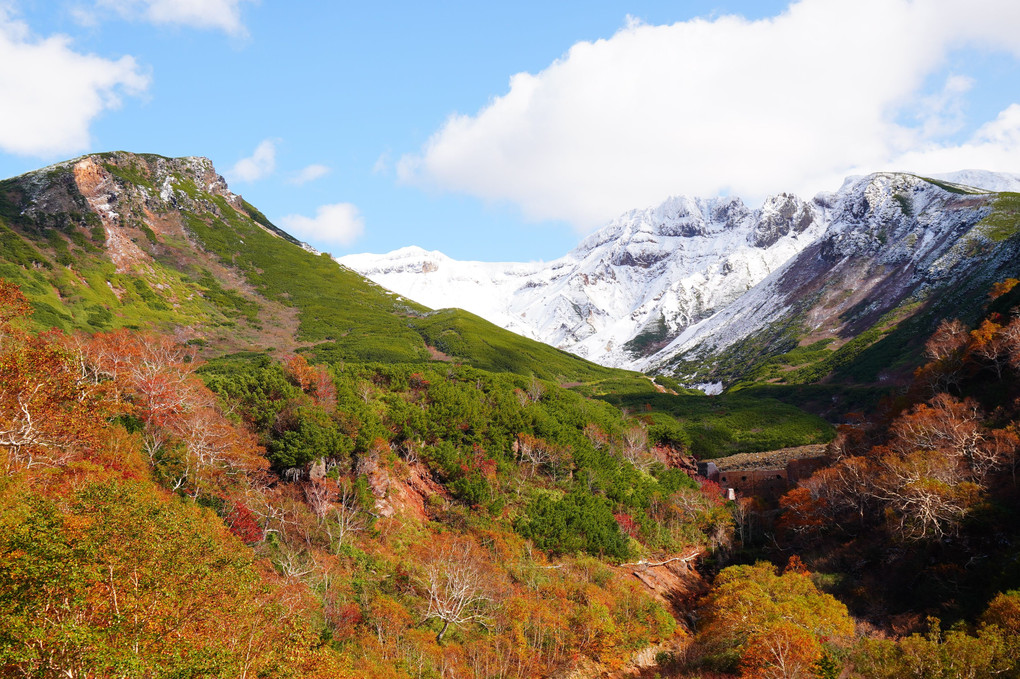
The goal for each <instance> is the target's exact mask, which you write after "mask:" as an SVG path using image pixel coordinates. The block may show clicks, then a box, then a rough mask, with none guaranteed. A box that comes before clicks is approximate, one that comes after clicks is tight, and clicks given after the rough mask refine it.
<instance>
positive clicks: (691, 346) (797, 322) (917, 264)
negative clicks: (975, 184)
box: [635, 173, 1004, 379]
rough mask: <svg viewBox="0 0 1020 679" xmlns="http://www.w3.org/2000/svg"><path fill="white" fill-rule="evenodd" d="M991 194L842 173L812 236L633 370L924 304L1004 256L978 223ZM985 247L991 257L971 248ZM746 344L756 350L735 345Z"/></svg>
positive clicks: (827, 331) (837, 336)
mask: <svg viewBox="0 0 1020 679" xmlns="http://www.w3.org/2000/svg"><path fill="white" fill-rule="evenodd" d="M949 188H950V189H955V187H949ZM994 198H995V196H994V195H987V194H981V193H965V192H960V191H958V190H946V188H944V187H943V186H940V185H938V184H934V183H931V182H929V181H927V180H925V179H922V178H920V177H917V176H914V175H907V174H894V173H876V174H872V175H868V176H866V177H859V178H854V179H851V180H848V181H847V182H846V183H845V184H844V186H843V187H842V188H841V189H840V190H839V191H838V192H837V193H835V194H827V195H826V194H823V195H820V196H818V197H817V198H816V199H815V202H816V203H817V204H818V205H819V206H820V207H821V208H822V209H823V211H824V213H825V215H826V219H827V221H828V226H827V228H826V230H825V232H824V233H823V234H822V235H821V237H820V238H819V239H818V240H817V241H816V242H815V243H812V244H811V246H810V247H808V248H805V249H804V250H802V251H801V252H800V253H798V254H797V255H796V256H794V257H792V258H791V259H790V260H789V261H788V262H787V263H786V264H785V265H783V266H782V267H780V268H779V269H777V270H776V271H775V272H774V273H773V274H771V275H770V276H768V277H767V278H766V279H764V280H763V281H762V282H761V283H759V284H758V285H757V286H756V287H755V288H754V289H753V290H751V291H750V292H748V293H747V294H746V295H744V296H743V297H741V298H740V299H739V300H737V301H735V302H734V303H733V304H731V305H729V306H727V307H726V308H725V309H723V310H721V311H719V312H718V313H716V314H715V315H713V316H712V317H711V318H708V319H706V320H704V321H703V322H701V323H699V324H697V325H695V326H692V327H689V328H687V329H686V330H685V331H684V332H683V333H682V334H681V335H680V336H679V337H677V338H676V339H674V340H673V341H672V342H671V343H670V344H669V345H668V346H666V347H664V348H663V349H662V350H660V351H659V352H658V353H657V354H655V355H654V356H651V357H648V358H647V359H645V360H643V361H640V362H638V364H637V365H636V366H635V367H637V368H638V369H642V370H649V371H666V372H676V371H677V370H679V372H681V373H684V372H688V371H690V368H691V367H692V366H696V365H698V363H699V362H700V363H701V365H702V366H704V365H705V359H708V360H709V361H710V362H712V363H713V364H715V363H716V362H717V361H718V359H719V357H720V356H723V355H724V354H725V352H727V351H728V350H734V351H736V352H737V355H744V356H745V359H737V361H738V362H743V363H746V362H747V361H746V355H748V354H750V353H758V354H762V353H768V352H766V351H763V345H764V344H765V343H767V342H769V341H772V339H773V338H774V337H775V336H778V335H781V334H782V332H783V331H785V330H788V329H795V333H794V334H797V335H798V336H811V337H812V339H813V340H818V339H823V338H832V339H833V340H835V341H836V342H837V343H842V342H843V341H846V340H847V339H852V338H853V337H855V336H856V335H857V334H859V333H860V332H863V331H864V330H866V329H868V328H869V327H871V325H872V324H874V323H875V322H876V321H877V320H878V319H879V318H880V317H881V316H882V315H883V314H885V313H887V312H889V311H891V310H893V309H895V308H897V307H898V306H899V305H900V304H903V303H904V302H906V301H921V300H922V299H924V298H926V297H927V295H928V293H930V292H931V291H932V290H934V289H936V288H939V287H940V286H944V285H945V284H947V283H950V282H953V281H962V280H963V279H964V278H965V276H966V274H967V273H968V272H969V271H970V270H973V269H974V268H976V267H978V266H985V265H986V264H988V263H989V262H990V261H991V259H993V258H995V257H1000V258H1001V256H1003V255H1004V253H1003V252H996V248H995V243H993V242H992V239H990V238H989V237H988V236H987V234H985V233H984V232H983V229H984V227H982V225H981V220H982V219H983V218H984V217H985V216H986V215H988V213H989V211H990V210H991V205H992V203H993V201H994ZM982 248H983V249H985V250H987V252H988V253H989V258H988V259H984V258H982V257H975V256H974V255H973V253H974V252H976V251H979V250H981V249H982ZM991 268H992V267H989V269H991ZM752 344H755V345H756V346H754V347H753V351H744V352H742V353H741V352H740V349H741V348H742V345H752ZM724 363H725V361H724ZM726 370H732V366H727V367H725V368H723V371H724V372H723V373H722V374H721V373H720V372H719V368H718V367H717V368H715V369H713V370H709V371H708V372H704V371H700V372H701V373H702V374H701V375H700V376H699V377H700V378H702V379H709V378H711V379H726V378H728V377H732V375H731V374H725V371H726ZM695 372H699V371H695Z"/></svg>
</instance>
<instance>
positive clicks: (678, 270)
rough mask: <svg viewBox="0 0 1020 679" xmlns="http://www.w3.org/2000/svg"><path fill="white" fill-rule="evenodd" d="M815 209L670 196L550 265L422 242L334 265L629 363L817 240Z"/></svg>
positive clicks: (778, 200) (593, 356)
mask: <svg viewBox="0 0 1020 679" xmlns="http://www.w3.org/2000/svg"><path fill="white" fill-rule="evenodd" d="M819 214H820V213H819V211H818V208H817V206H815V205H814V204H812V203H805V202H804V201H802V200H801V199H799V198H797V197H795V196H790V195H786V194H781V195H778V196H774V197H772V198H770V199H768V200H766V201H765V203H764V204H763V206H762V207H761V208H759V209H757V210H750V209H748V208H747V207H746V206H745V205H744V204H743V203H742V202H741V201H740V199H738V198H717V199H711V200H703V199H692V198H687V197H677V198H671V199H669V200H667V201H666V202H664V203H663V204H662V205H659V206H658V207H655V208H650V209H646V210H634V211H631V212H628V213H627V214H624V215H622V216H621V217H619V218H618V219H616V220H615V221H613V222H612V223H610V224H609V225H608V226H606V227H605V228H603V229H601V230H600V231H598V232H596V233H594V234H593V235H591V236H589V237H588V238H586V239H585V240H584V241H583V242H582V243H581V244H580V245H579V246H578V247H577V248H575V249H574V250H573V251H572V252H570V253H568V254H567V255H566V256H564V257H562V258H560V259H557V260H555V261H552V262H548V263H529V264H521V263H487V262H462V261H456V260H453V259H450V258H449V257H446V256H445V255H443V254H442V253H439V252H426V251H424V250H422V249H420V248H403V249H401V250H396V251H394V252H391V253H389V254H387V255H369V254H361V255H348V256H346V257H342V258H340V259H339V260H338V261H339V262H340V263H341V264H344V265H345V266H348V267H350V268H352V269H354V270H355V271H357V272H359V273H361V274H362V275H364V276H366V277H368V278H370V279H372V280H374V281H375V282H377V283H379V284H380V285H382V286H384V287H387V288H389V289H391V290H393V291H395V292H397V293H399V294H401V295H404V296H406V297H408V298H410V299H413V300H415V301H417V302H421V303H422V304H425V305H427V306H431V307H433V308H443V307H460V308H463V309H466V310H468V311H471V312H473V313H476V314H478V315H479V316H482V317H483V318H486V319H487V320H489V321H492V322H493V323H496V324H497V325H501V326H503V327H505V328H508V329H510V330H514V331H515V332H518V333H520V334H523V335H525V336H528V337H532V338H534V339H539V340H541V341H544V342H546V343H548V344H552V345H553V346H556V347H559V348H562V349H566V350H567V351H571V352H573V353H575V354H578V355H580V356H583V357H585V358H588V359H590V360H593V361H596V362H598V363H602V364H604V365H611V366H620V367H631V366H633V365H635V364H636V361H637V360H638V359H640V358H641V357H642V356H645V355H647V354H649V353H651V352H652V351H654V350H655V349H657V348H659V347H661V346H662V345H664V344H665V343H668V342H669V341H670V340H671V339H672V338H674V337H676V336H677V335H678V334H680V333H681V332H682V331H683V330H684V329H685V328H687V327H688V326H690V325H691V324H693V323H696V322H698V321H699V320H701V319H703V318H706V317H708V316H710V315H711V314H712V313H713V312H714V311H716V310H717V309H720V308H722V307H723V306H725V305H726V304H728V303H729V302H732V301H733V300H735V299H736V298H737V297H739V296H740V295H742V294H744V293H745V292H747V291H748V290H750V289H751V288H752V287H753V286H754V285H755V284H757V283H758V282H759V281H761V280H762V279H763V278H765V277H766V276H768V275H769V274H770V273H771V272H772V271H774V270H775V269H776V268H777V267H779V266H781V265H782V264H783V263H784V262H786V261H787V260H788V259H789V258H790V257H792V256H793V255H795V254H796V253H797V252H799V251H800V250H802V249H803V248H805V247H807V246H808V245H809V244H811V243H812V242H814V240H815V239H816V238H817V237H818V236H819V235H820V234H821V232H822V231H823V230H824V223H823V222H821V221H820V220H819Z"/></svg>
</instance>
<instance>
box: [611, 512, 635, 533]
mask: <svg viewBox="0 0 1020 679" xmlns="http://www.w3.org/2000/svg"><path fill="white" fill-rule="evenodd" d="M613 518H614V519H616V525H618V526H619V527H620V530H622V531H623V532H624V533H626V534H627V535H629V536H631V537H632V538H637V536H638V530H639V527H638V525H637V522H636V521H634V517H632V516H631V515H630V514H624V513H623V512H620V513H619V514H613Z"/></svg>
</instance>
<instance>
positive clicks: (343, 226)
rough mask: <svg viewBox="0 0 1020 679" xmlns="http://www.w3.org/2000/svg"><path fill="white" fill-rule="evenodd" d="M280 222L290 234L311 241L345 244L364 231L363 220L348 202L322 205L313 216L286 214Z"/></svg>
mask: <svg viewBox="0 0 1020 679" xmlns="http://www.w3.org/2000/svg"><path fill="white" fill-rule="evenodd" d="M280 223H281V224H283V227H284V228H285V229H286V230H287V231H288V232H290V233H291V234H292V235H294V236H296V237H297V238H300V239H301V240H304V241H309V242H311V243H329V244H334V245H344V246H346V245H350V244H351V243H353V242H354V241H355V240H357V239H358V238H359V237H360V236H361V234H363V233H364V232H365V220H364V219H362V217H361V215H360V214H359V213H358V208H357V207H355V206H354V205H352V204H350V203H335V204H333V205H323V206H321V207H320V208H319V209H318V210H317V211H316V213H315V216H314V217H305V216H303V215H287V216H286V217H281V218H280Z"/></svg>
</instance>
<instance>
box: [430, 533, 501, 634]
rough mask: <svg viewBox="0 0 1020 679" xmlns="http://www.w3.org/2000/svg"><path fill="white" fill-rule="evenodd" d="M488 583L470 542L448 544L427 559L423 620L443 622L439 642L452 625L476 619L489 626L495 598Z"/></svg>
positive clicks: (475, 620)
mask: <svg viewBox="0 0 1020 679" xmlns="http://www.w3.org/2000/svg"><path fill="white" fill-rule="evenodd" d="M485 582H486V574H485V572H484V571H483V569H482V562H481V560H480V559H479V558H478V556H477V555H476V554H474V553H473V551H472V549H471V546H470V545H469V544H468V543H467V542H459V541H453V542H451V543H447V544H445V545H443V546H442V547H440V549H439V550H438V551H437V552H436V553H435V554H434V555H432V556H430V557H429V558H428V560H427V561H426V562H425V564H424V566H423V568H422V572H421V575H420V577H419V586H420V588H421V590H422V595H423V596H424V597H425V599H426V600H427V602H428V607H427V608H426V610H425V613H424V617H423V619H422V623H425V622H428V621H429V620H439V621H440V622H441V623H442V625H441V627H440V629H439V632H438V633H437V634H436V643H440V644H441V643H442V642H443V637H444V636H445V635H446V631H447V630H448V629H449V628H450V626H451V625H455V626H460V625H464V624H467V623H469V622H475V623H478V624H480V625H483V626H487V624H488V620H489V616H488V608H489V606H490V605H491V603H492V597H491V596H490V595H489V594H488V593H487V591H486V589H485Z"/></svg>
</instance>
